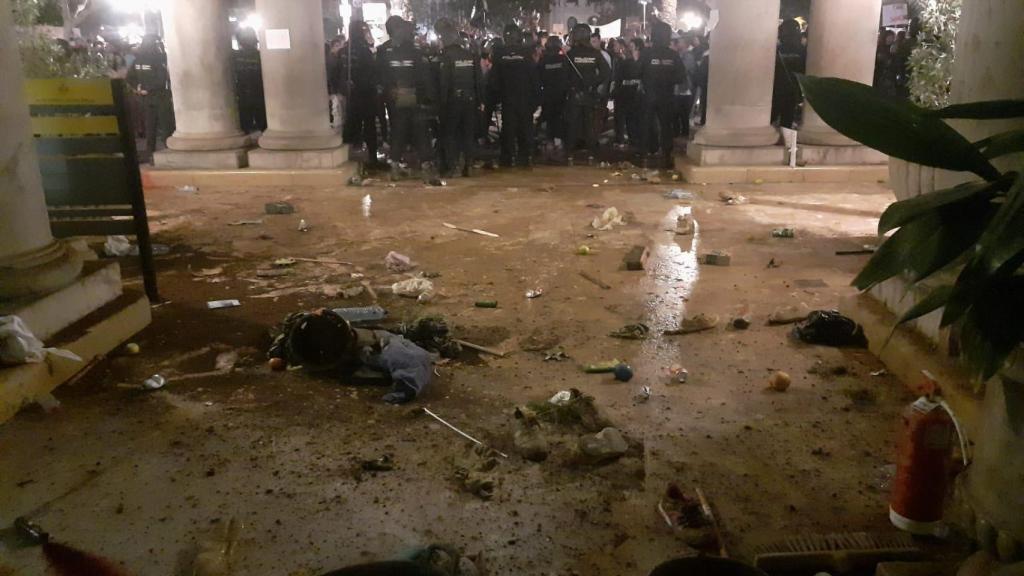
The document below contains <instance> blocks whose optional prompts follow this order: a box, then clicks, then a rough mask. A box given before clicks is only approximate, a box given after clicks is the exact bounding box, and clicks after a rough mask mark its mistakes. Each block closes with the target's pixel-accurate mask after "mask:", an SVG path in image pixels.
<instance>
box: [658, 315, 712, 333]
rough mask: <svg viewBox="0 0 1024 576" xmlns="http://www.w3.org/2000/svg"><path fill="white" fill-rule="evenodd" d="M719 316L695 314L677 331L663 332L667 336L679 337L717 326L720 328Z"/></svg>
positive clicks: (681, 324) (684, 321)
mask: <svg viewBox="0 0 1024 576" xmlns="http://www.w3.org/2000/svg"><path fill="white" fill-rule="evenodd" d="M718 320H719V317H718V314H704V313H703V312H701V313H700V314H694V315H693V316H687V317H686V318H684V319H683V321H682V322H681V323H680V324H679V328H678V329H677V330H666V331H665V332H663V334H665V335H666V336H678V335H680V334H691V333H693V332H702V331H704V330H710V329H712V328H714V327H715V326H718Z"/></svg>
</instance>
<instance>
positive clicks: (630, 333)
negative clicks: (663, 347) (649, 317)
mask: <svg viewBox="0 0 1024 576" xmlns="http://www.w3.org/2000/svg"><path fill="white" fill-rule="evenodd" d="M650 332H651V329H650V327H648V326H647V325H646V324H639V323H638V324H626V325H625V326H623V327H622V328H619V329H618V330H615V331H614V332H610V333H609V334H608V335H609V336H611V337H612V338H622V339H623V340H644V339H645V338H647V335H648V334H649V333H650Z"/></svg>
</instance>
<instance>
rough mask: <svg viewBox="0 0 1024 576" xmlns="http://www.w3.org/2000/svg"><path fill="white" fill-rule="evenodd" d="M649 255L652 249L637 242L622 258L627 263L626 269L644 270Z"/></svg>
mask: <svg viewBox="0 0 1024 576" xmlns="http://www.w3.org/2000/svg"><path fill="white" fill-rule="evenodd" d="M649 255H650V251H649V250H648V248H647V247H646V246H642V245H640V244H636V245H634V246H633V247H632V248H630V249H629V252H627V253H626V255H625V256H624V257H623V258H622V263H623V264H624V265H625V267H626V270H633V271H636V270H643V269H644V266H645V265H646V264H647V258H648V256H649Z"/></svg>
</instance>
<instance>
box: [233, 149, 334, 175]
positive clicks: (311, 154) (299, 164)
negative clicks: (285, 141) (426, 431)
mask: <svg viewBox="0 0 1024 576" xmlns="http://www.w3.org/2000/svg"><path fill="white" fill-rule="evenodd" d="M345 162H348V146H347V145H344V146H339V147H338V148H329V149H327V150H266V149H263V148H259V149H256V150H253V151H252V152H249V166H251V167H253V168H262V169H270V170H290V169H302V168H337V167H339V166H341V165H342V164H344V163H345Z"/></svg>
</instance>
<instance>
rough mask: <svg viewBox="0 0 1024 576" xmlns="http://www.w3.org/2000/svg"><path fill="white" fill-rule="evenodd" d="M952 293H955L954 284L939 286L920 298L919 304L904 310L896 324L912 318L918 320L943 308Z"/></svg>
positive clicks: (904, 322)
mask: <svg viewBox="0 0 1024 576" xmlns="http://www.w3.org/2000/svg"><path fill="white" fill-rule="evenodd" d="M951 294H953V286H952V285H949V286H939V287H938V288H936V289H934V290H932V291H931V292H929V293H928V295H927V296H925V297H924V298H922V299H921V300H919V301H918V302H917V304H914V305H913V306H911V308H910V310H907V311H906V312H904V313H903V315H902V316H900V319H899V320H897V321H896V325H897V326H898V325H900V324H906V323H907V322H910V321H911V320H917V319H918V318H920V317H921V316H924V315H925V314H928V313H930V312H934V311H936V310H938V309H939V308H942V307H943V306H945V305H946V302H948V301H949V297H950V295H951Z"/></svg>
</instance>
